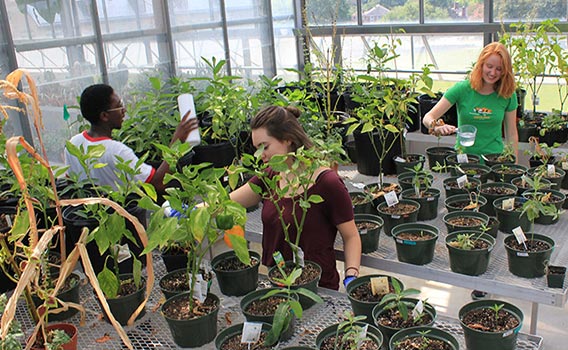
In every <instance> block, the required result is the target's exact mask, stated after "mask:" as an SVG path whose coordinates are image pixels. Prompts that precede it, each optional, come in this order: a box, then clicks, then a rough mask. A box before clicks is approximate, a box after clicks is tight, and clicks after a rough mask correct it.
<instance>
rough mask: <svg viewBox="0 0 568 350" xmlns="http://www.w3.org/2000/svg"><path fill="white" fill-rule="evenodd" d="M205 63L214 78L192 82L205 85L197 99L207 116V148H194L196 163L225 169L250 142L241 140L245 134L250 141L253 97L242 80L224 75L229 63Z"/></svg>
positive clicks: (199, 111) (198, 79)
mask: <svg viewBox="0 0 568 350" xmlns="http://www.w3.org/2000/svg"><path fill="white" fill-rule="evenodd" d="M202 59H203V62H204V63H205V66H206V67H207V69H208V71H209V74H210V76H204V77H195V78H192V80H193V81H195V82H197V83H199V82H203V83H204V84H205V87H204V89H203V90H202V91H199V92H198V93H197V96H196V101H197V105H196V108H197V111H198V113H199V114H201V115H202V116H203V117H202V121H201V123H202V124H203V125H204V127H203V129H202V139H203V141H204V142H205V145H200V146H196V147H195V148H194V151H195V157H194V162H195V163H200V162H204V161H206V162H210V163H212V164H213V165H214V166H215V167H223V166H226V165H229V164H231V163H232V161H233V159H235V158H238V156H239V154H240V153H241V152H240V149H239V147H240V145H241V144H243V143H246V142H248V141H247V140H241V139H242V136H241V133H245V134H246V136H245V138H246V139H248V138H249V137H250V132H248V131H249V130H250V128H249V120H250V116H251V115H252V114H253V113H254V110H253V105H252V100H251V96H250V93H249V92H248V91H247V89H246V88H245V87H244V86H242V85H239V84H237V83H236V81H237V80H240V79H242V78H241V77H239V76H229V75H226V74H225V73H224V70H225V65H226V63H227V62H226V61H225V60H217V58H215V57H212V58H211V59H207V58H202ZM230 150H232V154H231V152H230Z"/></svg>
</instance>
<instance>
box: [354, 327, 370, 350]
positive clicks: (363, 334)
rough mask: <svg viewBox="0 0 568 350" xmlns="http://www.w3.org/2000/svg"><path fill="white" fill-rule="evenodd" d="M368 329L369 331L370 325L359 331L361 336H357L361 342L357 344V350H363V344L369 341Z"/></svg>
mask: <svg viewBox="0 0 568 350" xmlns="http://www.w3.org/2000/svg"><path fill="white" fill-rule="evenodd" d="M368 329H369V325H368V324H366V325H364V326H363V327H361V330H360V331H359V335H358V336H357V339H359V341H358V342H357V349H361V348H362V346H361V344H362V343H363V342H364V341H365V340H366V339H367V330H368Z"/></svg>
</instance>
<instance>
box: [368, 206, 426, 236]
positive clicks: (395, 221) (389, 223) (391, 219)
mask: <svg viewBox="0 0 568 350" xmlns="http://www.w3.org/2000/svg"><path fill="white" fill-rule="evenodd" d="M398 205H412V206H414V207H415V209H414V210H413V211H411V212H409V213H406V214H402V215H398V214H390V213H388V212H386V211H385V209H386V208H387V203H386V202H383V203H381V204H379V206H378V207H377V211H378V212H379V216H380V217H381V218H382V219H383V221H384V222H385V225H384V226H383V227H384V230H385V234H386V235H387V236H390V235H391V231H392V229H393V227H395V226H396V225H399V224H404V223H408V222H416V221H417V220H418V211H419V210H420V204H419V203H418V202H415V201H412V200H410V199H401V200H400V201H399V202H398V204H395V206H398Z"/></svg>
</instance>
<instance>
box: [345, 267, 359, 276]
mask: <svg viewBox="0 0 568 350" xmlns="http://www.w3.org/2000/svg"><path fill="white" fill-rule="evenodd" d="M349 270H354V271H355V274H354V275H348V274H347V271H349ZM347 276H354V277H359V268H357V267H355V266H349V267H348V268H346V269H345V277H347Z"/></svg>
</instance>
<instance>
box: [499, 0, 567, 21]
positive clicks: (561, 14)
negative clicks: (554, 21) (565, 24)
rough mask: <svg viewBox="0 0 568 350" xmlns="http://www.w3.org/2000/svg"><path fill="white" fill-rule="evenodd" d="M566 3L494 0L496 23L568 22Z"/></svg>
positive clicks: (563, 1) (559, 1)
mask: <svg viewBox="0 0 568 350" xmlns="http://www.w3.org/2000/svg"><path fill="white" fill-rule="evenodd" d="M566 6H567V5H566V1H565V0H547V1H527V0H525V1H506V0H494V5H493V13H494V16H495V18H494V21H495V22H518V21H524V22H527V21H541V20H545V19H548V18H558V19H560V20H562V21H565V20H566V11H567V8H566Z"/></svg>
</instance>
